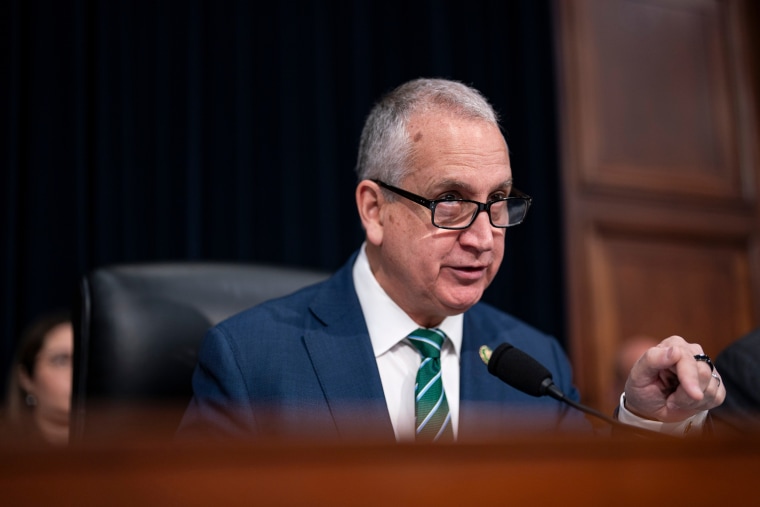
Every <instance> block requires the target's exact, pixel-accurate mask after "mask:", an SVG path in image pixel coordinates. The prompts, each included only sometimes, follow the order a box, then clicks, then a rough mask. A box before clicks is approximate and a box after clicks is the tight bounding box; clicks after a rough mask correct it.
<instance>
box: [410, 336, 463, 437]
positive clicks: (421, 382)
mask: <svg viewBox="0 0 760 507" xmlns="http://www.w3.org/2000/svg"><path fill="white" fill-rule="evenodd" d="M407 338H409V341H410V342H412V345H414V346H415V347H416V348H417V350H418V351H419V352H420V355H421V356H422V363H421V364H420V369H419V370H418V371H417V383H416V385H415V387H414V396H415V404H414V412H415V415H416V419H417V424H416V428H417V441H418V442H439V441H444V442H445V441H448V442H451V441H453V440H454V430H453V429H452V427H451V414H450V413H449V403H448V402H447V401H446V393H445V392H444V390H443V379H442V378H441V346H442V345H443V342H444V340H445V339H446V334H445V333H444V332H443V331H441V330H440V329H437V328H436V329H423V328H420V329H418V330H416V331H414V332H413V333H412V334H410V335H409V336H408V337H407Z"/></svg>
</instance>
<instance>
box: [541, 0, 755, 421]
mask: <svg viewBox="0 0 760 507" xmlns="http://www.w3.org/2000/svg"><path fill="white" fill-rule="evenodd" d="M555 7H556V12H557V20H558V25H557V26H558V32H557V33H558V36H557V42H558V45H557V47H558V51H557V53H558V64H559V65H558V69H559V72H558V76H559V79H558V86H559V98H560V116H561V132H560V139H561V143H562V174H563V197H564V204H563V205H564V210H565V216H564V218H565V237H566V264H567V273H568V283H567V287H568V293H567V301H568V317H569V318H568V321H569V330H568V334H569V337H570V346H571V350H570V352H571V358H572V360H573V363H574V366H575V371H576V382H577V384H578V386H579V388H580V389H581V393H582V395H583V397H584V399H585V401H586V403H588V404H590V405H592V406H595V407H597V408H600V409H605V410H606V409H608V408H609V406H610V405H611V404H612V403H614V401H613V399H612V394H611V391H610V389H609V386H610V385H611V382H612V379H613V359H614V356H615V353H616V351H617V350H618V349H619V347H620V345H621V344H622V343H623V342H624V341H625V340H627V339H629V338H631V337H633V336H636V335H641V334H646V335H654V336H656V337H657V338H658V339H662V338H665V337H667V336H670V335H672V334H679V335H682V336H684V337H686V338H688V339H689V340H691V341H698V342H700V343H701V344H702V345H703V346H704V347H705V349H706V350H707V351H708V352H709V353H711V354H714V355H715V354H717V352H719V351H720V349H722V347H723V346H725V345H726V344H728V343H729V342H731V341H732V340H734V339H736V338H738V337H739V336H740V335H741V334H743V333H745V332H747V331H749V330H750V329H752V328H753V327H756V326H759V325H760V207H759V206H758V203H757V201H758V199H757V196H758V193H760V192H759V189H760V186H759V185H760V184H759V183H758V181H760V177H759V174H760V172H759V170H758V144H759V143H758V134H757V116H758V115H757V108H756V104H757V101H756V98H757V88H758V87H757V82H756V80H754V79H753V76H756V75H757V70H756V68H755V67H753V62H754V61H757V60H758V52H757V44H756V41H755V43H753V42H752V39H750V38H749V37H748V36H747V34H748V31H749V30H748V27H752V28H753V23H752V20H753V19H756V18H757V17H758V16H757V12H758V11H757V10H754V11H753V10H752V9H750V8H749V6H748V4H747V3H746V2H743V1H741V0H738V1H732V2H724V1H719V0H572V1H565V0H557V1H556V2H555ZM753 12H754V13H755V16H754V17H752V16H751V15H749V16H748V14H751V13H753Z"/></svg>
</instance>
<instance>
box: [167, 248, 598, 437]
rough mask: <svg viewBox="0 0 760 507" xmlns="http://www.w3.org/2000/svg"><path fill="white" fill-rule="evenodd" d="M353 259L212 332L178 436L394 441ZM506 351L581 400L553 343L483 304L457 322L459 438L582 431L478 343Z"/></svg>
mask: <svg viewBox="0 0 760 507" xmlns="http://www.w3.org/2000/svg"><path fill="white" fill-rule="evenodd" d="M355 258H356V255H354V256H352V258H351V259H350V260H349V262H348V263H346V265H345V266H343V267H342V268H341V269H340V270H339V271H337V272H336V273H335V274H334V275H333V276H332V277H331V278H330V279H328V280H326V281H324V282H322V283H319V284H316V285H313V286H310V287H307V288H305V289H302V290H300V291H298V292H296V293H294V294H292V295H289V296H286V297H283V298H279V299H275V300H272V301H269V302H266V303H263V304H261V305H258V306H256V307H253V308H250V309H248V310H246V311H244V312H242V313H240V314H238V315H235V316H233V317H231V318H229V319H227V320H225V321H224V322H222V323H220V324H218V325H217V326H215V327H214V328H212V329H210V330H209V331H208V333H207V335H206V337H205V339H204V341H203V343H202V345H201V348H200V351H199V361H198V365H197V366H196V369H195V372H194V375H193V391H194V396H193V399H192V401H191V402H190V405H189V407H188V409H187V411H186V413H185V416H184V418H183V421H182V424H181V426H180V430H179V433H180V435H182V434H196V433H201V434H205V435H218V436H237V437H240V436H243V437H271V436H274V437H286V438H298V437H315V436H317V437H337V438H340V439H350V438H358V439H364V440H367V439H372V438H375V437H377V438H379V439H386V440H392V439H393V438H394V435H393V428H392V425H391V421H390V417H389V415H388V410H387V407H386V403H385V397H384V394H383V387H382V384H381V381H380V375H379V373H378V368H377V363H376V361H375V356H374V353H373V350H372V345H371V343H370V338H369V333H368V331H367V327H366V325H365V322H364V318H363V314H362V310H361V307H360V304H359V300H358V298H357V296H356V291H355V290H354V284H353V278H352V266H353V263H354V260H355ZM503 342H509V343H511V344H512V345H514V346H515V347H517V348H519V349H522V350H523V351H525V352H526V353H528V354H530V355H532V356H533V357H534V358H536V359H537V360H538V361H540V362H541V363H542V364H543V365H544V366H546V367H547V368H548V369H549V370H550V371H551V372H552V374H553V377H554V382H555V384H556V385H557V386H558V387H559V388H560V389H562V390H563V391H564V392H565V393H566V394H567V395H568V397H570V398H572V399H574V400H576V401H577V399H578V393H577V391H576V389H575V388H574V386H573V385H572V379H571V369H570V364H569V362H568V360H567V358H566V356H565V354H564V352H563V350H562V348H561V347H560V345H559V344H558V343H557V342H556V340H554V339H553V338H551V337H549V336H546V335H544V334H542V333H540V332H539V331H537V330H535V329H534V328H532V327H530V326H528V325H526V324H525V323H522V322H520V321H519V320H517V319H515V318H513V317H511V316H509V315H507V314H505V313H503V312H501V311H498V310H496V309H495V308H493V307H491V306H488V305H486V304H484V303H478V304H477V305H475V306H474V307H472V308H471V309H470V310H469V311H467V312H466V313H465V315H464V332H463V340H462V350H461V372H460V415H459V441H460V442H461V441H467V440H473V439H482V438H484V437H487V436H488V435H494V436H497V435H503V434H505V433H506V432H509V431H512V430H514V429H527V428H529V429H530V430H531V431H536V430H551V431H555V430H557V429H563V428H574V429H575V428H577V427H578V426H583V427H587V425H586V421H585V419H584V418H583V417H582V415H581V414H580V413H578V412H577V411H574V410H572V409H569V408H568V407H567V406H566V405H564V404H562V403H559V402H557V401H555V400H554V399H551V398H549V397H543V398H535V397H531V396H528V395H526V394H523V393H521V392H519V391H517V390H515V389H513V388H511V387H509V386H508V385H506V384H504V383H503V382H502V381H501V380H499V379H498V378H496V377H494V376H492V375H491V374H490V373H488V370H487V367H486V365H485V364H484V363H483V361H482V360H481V358H480V356H479V352H478V351H479V349H480V347H481V345H487V346H489V347H490V348H491V349H495V348H496V347H497V346H498V345H499V344H501V343H503Z"/></svg>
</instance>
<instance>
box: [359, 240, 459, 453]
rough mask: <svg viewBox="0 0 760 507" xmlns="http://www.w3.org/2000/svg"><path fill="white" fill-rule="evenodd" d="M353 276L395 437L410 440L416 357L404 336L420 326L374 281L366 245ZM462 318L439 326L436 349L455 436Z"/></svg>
mask: <svg viewBox="0 0 760 507" xmlns="http://www.w3.org/2000/svg"><path fill="white" fill-rule="evenodd" d="M353 277H354V286H355V287H356V295H357V296H358V297H359V303H360V304H361V307H362V312H363V313H364V320H365V322H366V323H367V329H368V330H369V337H370V340H371V341H372V349H373V350H374V351H375V359H376V360H377V367H378V369H379V370H380V380H381V381H382V383H383V392H384V393H385V402H386V403H387V405H388V413H389V414H390V416H391V422H392V423H393V431H394V432H395V433H396V440H397V441H399V442H404V441H413V440H414V435H415V417H414V383H415V380H416V377H417V370H418V369H419V367H420V362H421V358H420V354H419V352H418V351H417V349H416V348H414V346H413V345H412V344H411V342H410V341H409V340H407V339H406V337H407V336H408V335H409V334H410V333H411V332H413V331H415V330H416V329H418V328H419V327H420V326H419V325H418V324H416V323H415V322H414V321H413V320H412V319H411V318H410V317H409V316H408V315H407V314H406V313H405V312H404V311H403V310H402V309H401V308H400V307H399V306H398V305H397V304H396V303H395V302H394V301H393V300H392V299H391V298H390V297H389V296H388V294H386V293H385V291H384V290H383V288H382V287H380V284H379V283H377V280H376V279H375V276H374V275H373V274H372V270H371V269H370V267H369V260H368V259H367V254H366V252H365V245H362V248H361V250H360V252H359V255H358V257H357V258H356V263H355V264H354V268H353ZM462 322H463V317H462V315H455V316H453V317H447V318H446V319H444V321H443V322H441V324H440V325H439V326H438V329H440V330H442V331H443V332H444V333H446V336H447V340H446V341H445V342H444V344H443V347H442V348H441V375H442V377H443V389H444V391H446V399H447V401H448V403H449V412H450V413H451V424H452V428H453V430H454V437H455V438H456V435H457V430H458V427H459V354H460V351H461V349H462Z"/></svg>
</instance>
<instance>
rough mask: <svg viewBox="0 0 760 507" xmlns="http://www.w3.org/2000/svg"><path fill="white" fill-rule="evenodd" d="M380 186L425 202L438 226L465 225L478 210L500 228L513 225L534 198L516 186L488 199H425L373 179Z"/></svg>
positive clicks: (422, 202) (468, 223)
mask: <svg viewBox="0 0 760 507" xmlns="http://www.w3.org/2000/svg"><path fill="white" fill-rule="evenodd" d="M372 181H374V182H375V183H377V184H378V185H380V186H381V187H383V188H385V189H387V190H390V191H391V192H393V193H395V194H398V195H400V196H401V197H405V198H406V199H409V200H410V201H413V202H416V203H417V204H419V205H421V206H425V207H426V208H427V209H429V210H430V212H431V220H432V221H433V225H434V226H436V227H439V228H441V229H454V230H458V229H467V228H468V227H469V226H471V225H472V223H473V222H474V221H475V219H476V218H477V217H478V214H479V213H480V212H481V211H485V212H486V213H487V214H488V220H489V221H490V222H491V225H493V226H494V227H499V228H502V229H503V228H506V227H512V226H513V225H517V224H519V223H521V222H522V221H523V220H525V215H527V214H528V208H530V204H531V202H532V201H533V199H532V198H531V197H530V196H529V195H527V194H524V193H522V192H520V191H519V190H517V189H516V188H515V187H512V193H511V195H510V196H509V197H502V198H499V199H494V200H493V201H488V202H478V201H471V200H469V199H435V200H432V201H431V200H430V199H425V198H424V197H422V196H419V195H417V194H413V193H411V192H408V191H406V190H404V189H401V188H398V187H394V186H393V185H388V184H387V183H384V182H382V181H380V180H372Z"/></svg>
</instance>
